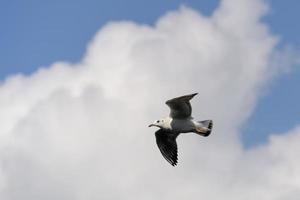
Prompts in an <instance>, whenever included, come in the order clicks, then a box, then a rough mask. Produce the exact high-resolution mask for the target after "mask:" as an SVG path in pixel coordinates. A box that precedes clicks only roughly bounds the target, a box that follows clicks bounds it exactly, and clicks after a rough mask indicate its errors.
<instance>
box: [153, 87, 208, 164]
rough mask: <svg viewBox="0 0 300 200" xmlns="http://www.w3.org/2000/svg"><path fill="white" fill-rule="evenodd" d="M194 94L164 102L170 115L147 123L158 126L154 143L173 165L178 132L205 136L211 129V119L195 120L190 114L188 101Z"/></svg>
mask: <svg viewBox="0 0 300 200" xmlns="http://www.w3.org/2000/svg"><path fill="white" fill-rule="evenodd" d="M195 95H197V93H195V94H190V95H185V96H181V97H177V98H174V99H170V100H168V101H167V102H166V104H167V105H168V106H169V107H170V109H171V112H170V115H169V116H168V117H165V118H163V119H160V120H157V121H155V122H154V123H153V124H150V125H149V127H150V126H157V127H159V128H160V129H159V130H158V131H156V132H155V136H156V143H157V145H158V147H159V150H160V151H161V153H162V155H163V156H164V158H165V159H166V160H167V161H168V162H169V163H171V164H172V165H173V166H175V165H176V164H177V157H178V156H177V144H176V138H177V136H178V135H179V134H181V133H189V132H193V133H197V134H198V135H201V136H205V137H206V136H208V135H210V133H211V130H212V126H213V123H212V120H204V121H196V120H194V119H193V117H192V116H191V113H192V107H191V104H190V102H189V101H190V100H191V99H192V98H193V97H194V96H195Z"/></svg>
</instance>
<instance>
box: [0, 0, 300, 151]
mask: <svg viewBox="0 0 300 200" xmlns="http://www.w3.org/2000/svg"><path fill="white" fill-rule="evenodd" d="M0 2H1V6H0V24H1V33H0V34H1V37H0V44H1V48H0V55H1V59H0V66H1V67H0V79H1V80H4V79H5V78H6V77H7V76H9V75H13V74H16V73H24V74H30V73H32V72H34V71H35V70H36V69H37V68H39V67H41V66H49V65H50V64H51V63H53V62H55V61H58V60H63V61H67V62H72V63H74V62H77V61H79V60H80V59H81V57H82V55H83V53H84V52H85V49H86V45H87V43H88V42H89V41H90V40H91V38H92V37H93V36H94V34H95V33H96V31H98V30H99V28H101V26H103V25H104V24H106V23H107V22H109V21H112V20H133V21H135V22H138V23H146V24H153V23H154V22H155V21H156V19H157V18H158V17H159V16H161V15H163V14H164V13H165V12H166V11H168V10H174V9H176V8H178V7H179V6H180V5H182V4H184V5H187V6H189V7H192V8H194V9H196V10H198V11H200V12H202V13H204V14H205V15H209V14H210V13H211V12H212V11H213V10H214V9H215V8H216V7H217V6H218V3H219V1H217V0H210V1H207V0H206V1H204V0H190V1H188V0H187V1H179V0H165V1H160V0H153V1H139V0H131V1H126V2H125V1H122V0H103V1H97V0H90V1H83V0H77V1H70V0H61V1H58V0H53V1H33V0H28V1H5V0H2V1H0ZM268 2H269V4H270V7H271V9H270V12H269V15H268V16H266V17H265V18H264V19H263V20H264V22H266V23H267V24H268V25H269V27H270V30H271V31H272V32H273V33H275V34H276V35H279V36H280V38H281V43H280V44H279V45H278V48H282V47H284V46H286V45H291V46H293V47H294V48H296V49H297V47H299V45H300V38H299V35H300V27H299V26H298V24H297V23H298V22H297V19H299V17H300V13H299V12H298V8H299V6H300V2H299V1H296V0H287V1H279V0H269V1H268ZM297 68H298V69H297ZM299 84H300V69H299V67H295V69H294V70H292V72H291V73H288V74H285V75H282V76H280V77H278V78H277V79H276V80H275V82H274V83H272V84H271V87H270V88H269V90H268V91H267V93H266V94H265V95H263V96H262V97H261V98H260V101H259V102H258V104H257V107H256V110H255V112H254V114H253V115H252V116H251V117H250V119H249V121H248V123H247V124H245V126H244V127H243V135H242V136H241V137H242V138H243V141H244V144H245V145H246V146H251V145H255V144H260V143H262V142H265V141H266V138H267V136H268V134H270V133H281V132H285V131H287V130H289V129H290V128H292V127H293V126H295V124H297V123H299V116H300V107H298V106H297V105H298V102H299V100H300V95H299V92H298V86H297V85H299Z"/></svg>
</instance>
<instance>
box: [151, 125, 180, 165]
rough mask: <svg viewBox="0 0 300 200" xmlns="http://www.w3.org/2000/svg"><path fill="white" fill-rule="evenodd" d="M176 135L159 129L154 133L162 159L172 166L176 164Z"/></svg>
mask: <svg viewBox="0 0 300 200" xmlns="http://www.w3.org/2000/svg"><path fill="white" fill-rule="evenodd" d="M177 136H178V134H174V133H170V132H168V131H166V130H163V129H159V130H158V131H156V132H155V137H156V144H157V146H158V148H159V150H160V152H161V154H162V155H163V157H164V158H165V159H166V160H167V161H168V162H169V163H170V164H171V165H173V166H175V165H176V164H177V160H178V155H177V154H178V153H177V143H176V137H177Z"/></svg>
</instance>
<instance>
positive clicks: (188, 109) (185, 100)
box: [166, 93, 198, 119]
mask: <svg viewBox="0 0 300 200" xmlns="http://www.w3.org/2000/svg"><path fill="white" fill-rule="evenodd" d="M197 94H198V93H194V94H190V95H185V96H181V97H177V98H174V99H170V100H168V101H166V104H167V105H168V106H169V107H170V109H171V112H170V117H172V118H176V119H184V118H188V117H190V116H191V114H192V106H191V104H190V100H191V99H192V98H193V97H194V96H195V95H197Z"/></svg>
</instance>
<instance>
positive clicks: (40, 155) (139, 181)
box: [0, 0, 300, 200]
mask: <svg viewBox="0 0 300 200" xmlns="http://www.w3.org/2000/svg"><path fill="white" fill-rule="evenodd" d="M266 8H267V7H266V5H265V4H263V2H262V1H259V0H223V1H222V3H221V5H220V7H219V8H218V9H217V10H216V11H215V12H214V14H213V16H211V17H204V16H202V15H201V14H199V13H197V12H196V11H193V10H191V9H189V8H186V7H182V8H180V9H179V10H177V11H173V12H169V13H167V14H166V15H165V16H163V17H161V18H160V19H159V20H158V21H157V23H156V25H155V26H154V27H149V26H147V25H139V24H135V23H133V22H113V23H109V24H107V25H106V26H105V27H103V28H102V29H101V30H100V31H99V32H98V33H97V34H96V36H95V37H94V39H93V40H92V41H91V43H90V44H89V47H88V50H87V53H86V55H85V56H84V58H83V59H82V62H80V63H78V64H76V65H72V64H68V63H63V62H61V63H55V64H53V65H52V66H50V67H49V68H47V69H41V70H39V71H37V72H36V73H34V74H33V75H31V76H13V77H10V78H9V79H7V80H6V81H5V82H4V83H2V85H1V88H0V110H1V113H0V121H1V128H0V140H1V142H0V148H1V153H0V160H1V166H0V169H1V171H0V172H1V177H0V178H1V179H0V180H1V182H0V188H1V192H0V197H2V199H6V200H17V199H31V200H34V199H78V200H85V199H91V200H93V199H121V198H122V199H124V198H126V199H171V198H172V199H174V200H175V199H199V198H201V199H212V200H213V199H221V198H222V199H231V200H232V199H239V200H240V199H254V198H256V199H264V200H265V199H293V198H294V199H295V198H296V197H298V196H299V195H298V194H299V187H300V183H299V182H298V181H297V178H298V177H299V176H300V174H299V170H297V164H298V163H297V159H296V156H297V155H296V152H297V148H298V147H297V146H299V145H298V142H297V141H299V140H297V138H298V137H299V134H300V131H299V129H295V130H294V131H293V132H292V133H289V134H287V135H282V136H276V137H273V138H272V139H271V141H270V143H269V144H267V145H265V146H261V147H259V148H255V149H251V150H248V151H245V150H244V149H243V148H242V144H241V142H240V140H239V133H238V131H239V127H240V126H241V124H242V123H244V122H245V120H246V119H247V117H248V116H249V115H250V114H251V111H252V109H253V106H254V105H255V101H256V98H257V96H258V95H259V94H260V91H261V88H262V87H263V86H264V85H265V84H266V83H267V82H268V81H269V80H270V78H271V77H270V75H269V74H273V73H272V71H273V70H275V69H273V67H274V65H272V64H271V63H272V62H271V58H272V55H273V53H274V51H275V45H276V41H277V39H276V37H274V36H273V35H271V34H270V33H269V32H268V29H267V27H266V25H264V24H263V23H261V22H260V17H261V16H262V15H263V14H265V12H266V10H267V9H266ZM196 91H197V92H199V96H198V97H197V98H195V99H193V102H192V103H193V108H194V111H193V113H194V117H195V118H197V119H199V120H201V119H206V118H211V119H214V121H215V128H214V132H213V134H212V135H211V136H210V137H209V138H201V137H199V136H197V135H192V134H191V135H185V136H183V137H181V136H180V137H179V138H178V143H179V152H180V155H179V166H178V167H176V168H172V167H171V166H169V164H168V163H167V162H165V161H164V160H163V158H162V156H161V155H160V153H159V151H158V149H157V147H156V144H155V138H154V130H153V129H149V128H148V127H147V125H148V123H150V122H152V121H153V120H155V119H156V118H159V117H162V116H164V115H166V114H167V113H168V108H167V106H165V105H164V101H165V100H166V99H168V98H171V97H173V96H177V95H181V94H185V93H190V92H196ZM286 146H288V147H289V148H288V149H287V148H286Z"/></svg>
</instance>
